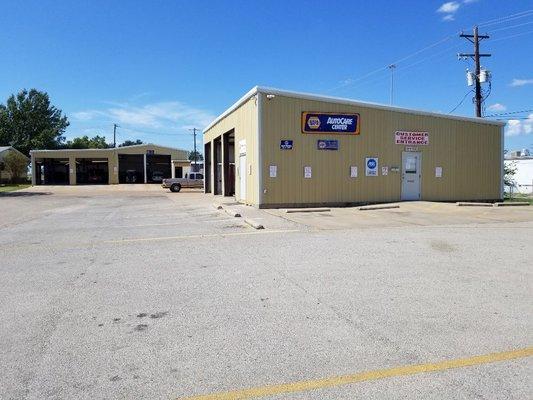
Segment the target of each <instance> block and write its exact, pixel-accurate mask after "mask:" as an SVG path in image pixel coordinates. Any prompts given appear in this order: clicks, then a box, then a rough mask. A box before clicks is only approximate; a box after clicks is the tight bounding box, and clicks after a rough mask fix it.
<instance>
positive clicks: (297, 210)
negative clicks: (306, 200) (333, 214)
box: [285, 208, 331, 214]
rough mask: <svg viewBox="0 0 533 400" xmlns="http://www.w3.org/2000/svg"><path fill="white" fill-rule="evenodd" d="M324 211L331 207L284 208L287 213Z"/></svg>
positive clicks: (329, 209)
mask: <svg viewBox="0 0 533 400" xmlns="http://www.w3.org/2000/svg"><path fill="white" fill-rule="evenodd" d="M326 211H331V208H289V209H287V210H285V212H286V213H287V214H294V213H312V212H326Z"/></svg>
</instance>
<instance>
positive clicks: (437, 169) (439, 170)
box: [435, 167, 442, 178]
mask: <svg viewBox="0 0 533 400" xmlns="http://www.w3.org/2000/svg"><path fill="white" fill-rule="evenodd" d="M435 178H442V167H435Z"/></svg>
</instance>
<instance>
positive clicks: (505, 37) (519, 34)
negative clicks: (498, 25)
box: [491, 30, 533, 43]
mask: <svg viewBox="0 0 533 400" xmlns="http://www.w3.org/2000/svg"><path fill="white" fill-rule="evenodd" d="M530 33H533V30H530V31H526V32H522V33H516V34H514V35H509V36H504V37H501V38H497V39H493V40H492V42H491V43H494V42H499V41H500V40H505V39H511V38H515V37H518V36H524V35H529V34H530Z"/></svg>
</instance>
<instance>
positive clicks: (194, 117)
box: [72, 101, 215, 132]
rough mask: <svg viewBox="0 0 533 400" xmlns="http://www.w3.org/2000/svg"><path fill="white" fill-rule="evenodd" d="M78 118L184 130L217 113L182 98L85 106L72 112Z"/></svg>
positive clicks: (202, 123)
mask: <svg viewBox="0 0 533 400" xmlns="http://www.w3.org/2000/svg"><path fill="white" fill-rule="evenodd" d="M72 116H73V118H75V119H77V120H78V121H83V122H89V121H96V120H98V121H102V122H104V121H107V122H112V123H118V124H123V125H126V126H129V127H131V128H132V129H134V128H150V129H155V130H162V131H172V132H175V131H176V130H183V129H187V128H189V127H193V126H194V127H197V128H204V127H206V126H207V125H208V124H209V123H210V122H211V121H213V120H214V119H215V115H213V114H212V113H210V112H209V111H207V110H204V109H201V108H195V107H191V106H189V105H187V104H185V103H182V102H179V101H168V102H158V103H152V104H146V105H144V106H131V105H129V104H116V103H115V104H113V106H111V107H109V108H107V109H105V110H85V111H78V112H75V113H72Z"/></svg>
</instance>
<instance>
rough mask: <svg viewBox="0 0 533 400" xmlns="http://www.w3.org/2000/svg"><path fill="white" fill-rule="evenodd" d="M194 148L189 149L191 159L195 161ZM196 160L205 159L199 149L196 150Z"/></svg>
mask: <svg viewBox="0 0 533 400" xmlns="http://www.w3.org/2000/svg"><path fill="white" fill-rule="evenodd" d="M194 154H195V153H194V150H193V151H189V161H194ZM196 161H204V156H203V155H202V153H200V152H199V151H196Z"/></svg>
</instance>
